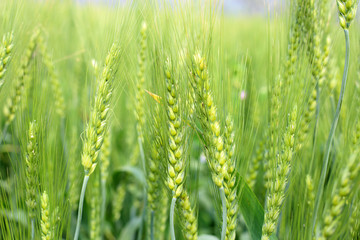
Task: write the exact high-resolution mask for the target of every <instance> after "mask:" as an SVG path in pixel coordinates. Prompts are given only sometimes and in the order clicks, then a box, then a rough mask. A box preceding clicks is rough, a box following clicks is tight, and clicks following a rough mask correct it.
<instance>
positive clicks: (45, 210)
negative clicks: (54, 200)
mask: <svg viewBox="0 0 360 240" xmlns="http://www.w3.org/2000/svg"><path fill="white" fill-rule="evenodd" d="M40 202H41V239H42V240H50V239H51V229H50V228H51V223H50V213H49V212H50V206H49V196H48V194H47V193H46V191H44V192H43V194H42V195H41V198H40Z"/></svg>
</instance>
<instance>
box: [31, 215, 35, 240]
mask: <svg viewBox="0 0 360 240" xmlns="http://www.w3.org/2000/svg"><path fill="white" fill-rule="evenodd" d="M34 239H35V218H31V240H34Z"/></svg>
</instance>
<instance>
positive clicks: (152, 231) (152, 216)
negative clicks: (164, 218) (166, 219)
mask: <svg viewBox="0 0 360 240" xmlns="http://www.w3.org/2000/svg"><path fill="white" fill-rule="evenodd" d="M154 217H155V212H154V210H151V217H150V239H151V240H154Z"/></svg>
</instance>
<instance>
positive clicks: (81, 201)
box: [74, 174, 90, 240]
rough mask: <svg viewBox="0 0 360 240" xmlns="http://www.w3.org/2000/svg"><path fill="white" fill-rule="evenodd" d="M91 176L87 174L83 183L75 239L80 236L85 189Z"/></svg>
mask: <svg viewBox="0 0 360 240" xmlns="http://www.w3.org/2000/svg"><path fill="white" fill-rule="evenodd" d="M89 176H90V175H88V174H85V176H84V181H83V185H82V188H81V194H80V201H79V210H78V217H77V222H76V230H75V236H74V240H77V239H78V238H79V233H80V224H81V218H82V211H83V206H84V198H85V191H86V186H87V183H88V181H89Z"/></svg>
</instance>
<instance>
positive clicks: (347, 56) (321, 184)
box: [312, 29, 350, 234]
mask: <svg viewBox="0 0 360 240" xmlns="http://www.w3.org/2000/svg"><path fill="white" fill-rule="evenodd" d="M344 34H345V46H346V52H345V65H344V72H343V78H342V83H341V90H340V96H339V100H338V104H337V107H336V112H335V116H334V120H333V122H332V125H331V129H330V133H329V137H328V139H327V141H326V146H325V149H326V151H325V155H324V159H323V166H322V169H321V175H320V181H319V186H318V191H317V195H316V198H315V208H314V216H313V222H312V232H313V234H314V230H315V224H316V219H317V214H318V210H319V205H320V202H321V198H322V195H323V191H324V184H325V178H326V174H327V169H328V164H329V156H330V150H331V143H332V141H333V139H334V134H335V130H336V127H337V123H338V121H339V115H340V110H341V105H342V102H343V98H344V92H345V87H346V80H347V75H348V72H349V59H350V38H349V30H348V29H344Z"/></svg>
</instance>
